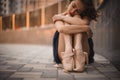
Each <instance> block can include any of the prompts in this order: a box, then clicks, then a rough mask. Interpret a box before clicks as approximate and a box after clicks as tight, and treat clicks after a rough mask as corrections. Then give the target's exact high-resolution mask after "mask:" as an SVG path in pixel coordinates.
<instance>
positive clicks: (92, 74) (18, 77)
mask: <svg viewBox="0 0 120 80" xmlns="http://www.w3.org/2000/svg"><path fill="white" fill-rule="evenodd" d="M53 65H54V62H53V54H52V46H46V45H24V44H0V80H120V72H119V71H118V70H117V69H116V68H115V67H114V66H113V65H112V64H111V63H110V61H109V60H107V59H106V58H104V57H103V56H100V55H98V54H97V53H96V54H95V63H94V64H90V65H87V66H86V69H85V71H84V72H82V73H77V72H70V73H65V72H64V71H63V70H62V69H61V68H56V67H54V66H53Z"/></svg>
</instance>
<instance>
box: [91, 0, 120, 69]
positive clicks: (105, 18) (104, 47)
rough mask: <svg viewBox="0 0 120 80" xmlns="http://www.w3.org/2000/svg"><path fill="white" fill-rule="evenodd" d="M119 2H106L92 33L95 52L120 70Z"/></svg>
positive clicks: (116, 0) (117, 0)
mask: <svg viewBox="0 0 120 80" xmlns="http://www.w3.org/2000/svg"><path fill="white" fill-rule="evenodd" d="M119 4H120V0H108V2H107V4H106V5H105V7H104V8H103V10H102V11H103V12H102V15H101V17H99V20H98V22H97V23H96V27H94V26H92V29H93V32H94V44H95V51H96V52H97V53H99V54H101V55H104V56H105V57H106V58H108V59H109V60H110V61H111V62H112V63H113V64H115V65H116V67H118V68H120V37H119V35H120V31H119V30H120V7H119Z"/></svg>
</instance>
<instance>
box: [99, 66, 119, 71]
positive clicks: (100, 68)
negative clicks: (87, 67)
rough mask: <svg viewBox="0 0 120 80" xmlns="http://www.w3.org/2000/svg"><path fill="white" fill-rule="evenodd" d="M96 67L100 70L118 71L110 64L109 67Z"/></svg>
mask: <svg viewBox="0 0 120 80" xmlns="http://www.w3.org/2000/svg"><path fill="white" fill-rule="evenodd" d="M97 69H98V70H99V71H100V72H113V71H118V70H117V69H116V68H115V67H113V66H111V67H97Z"/></svg>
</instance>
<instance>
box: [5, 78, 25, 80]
mask: <svg viewBox="0 0 120 80" xmlns="http://www.w3.org/2000/svg"><path fill="white" fill-rule="evenodd" d="M6 80H23V78H8V79H6Z"/></svg>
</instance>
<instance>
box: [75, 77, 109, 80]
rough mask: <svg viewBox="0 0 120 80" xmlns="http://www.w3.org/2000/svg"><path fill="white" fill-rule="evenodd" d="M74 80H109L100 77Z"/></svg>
mask: <svg viewBox="0 0 120 80" xmlns="http://www.w3.org/2000/svg"><path fill="white" fill-rule="evenodd" d="M76 80H109V79H107V78H103V77H102V78H101V77H98V78H93V77H84V78H76Z"/></svg>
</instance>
